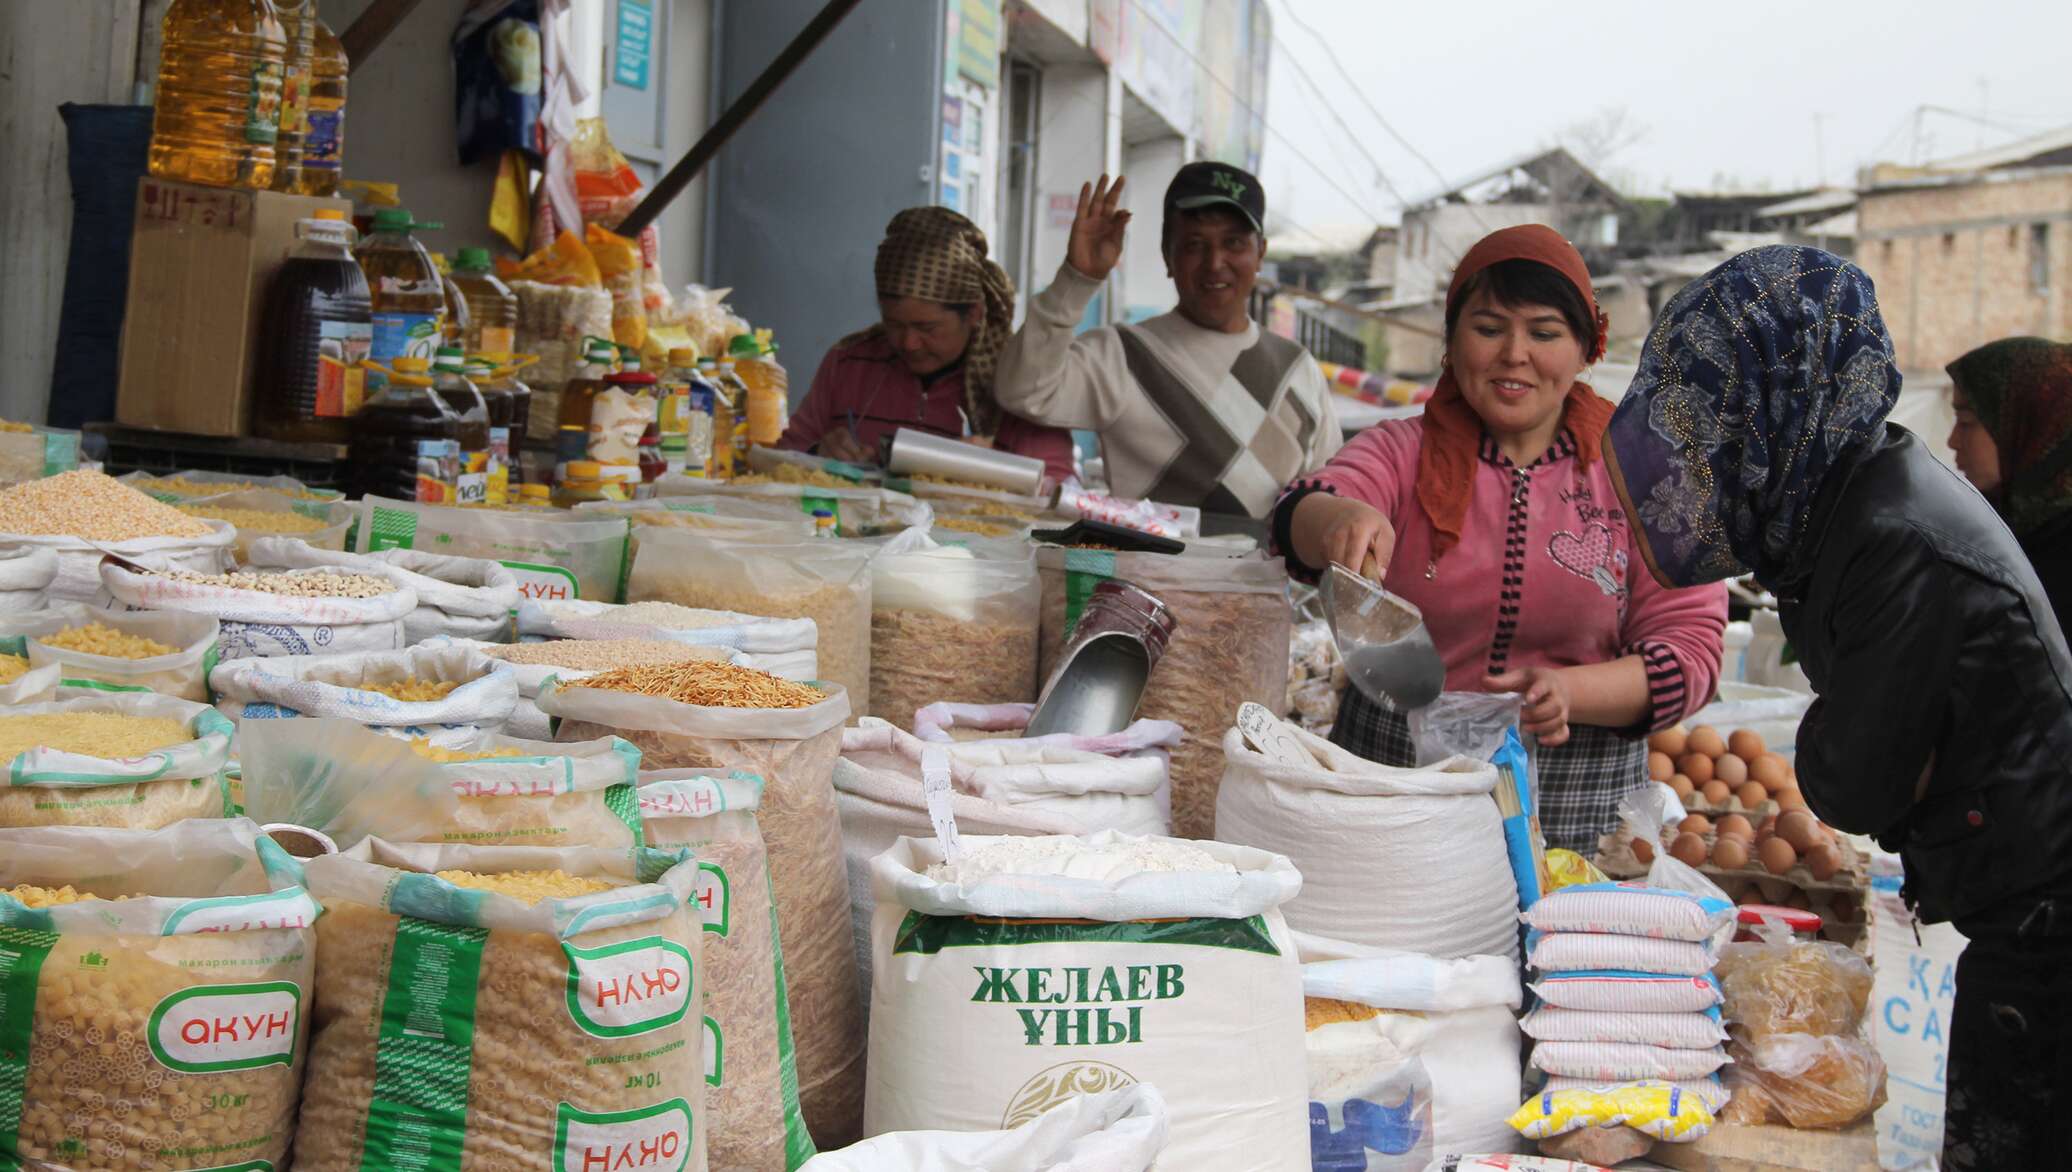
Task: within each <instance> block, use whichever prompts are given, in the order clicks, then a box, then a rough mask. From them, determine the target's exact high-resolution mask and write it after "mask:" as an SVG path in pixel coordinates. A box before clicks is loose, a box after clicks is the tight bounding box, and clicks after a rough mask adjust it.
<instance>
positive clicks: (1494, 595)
mask: <svg viewBox="0 0 2072 1172" xmlns="http://www.w3.org/2000/svg"><path fill="white" fill-rule="evenodd" d="M1422 435H1423V426H1422V425H1421V424H1420V423H1419V421H1418V420H1415V419H1399V420H1392V421H1390V422H1387V423H1382V424H1379V425H1377V426H1375V427H1371V428H1369V429H1368V430H1367V431H1365V432H1363V433H1362V434H1361V435H1360V436H1359V437H1358V438H1357V439H1354V440H1353V441H1352V442H1351V443H1349V444H1347V445H1346V446H1345V448H1344V449H1343V450H1341V451H1340V452H1339V453H1338V454H1337V455H1336V456H1335V457H1333V458H1332V460H1331V462H1330V463H1329V464H1327V465H1325V467H1324V468H1323V470H1322V471H1320V472H1318V473H1317V474H1316V475H1315V476H1309V477H1304V478H1302V479H1300V480H1297V481H1295V482H1294V483H1293V484H1291V485H1289V487H1288V491H1287V493H1286V494H1285V495H1284V496H1283V497H1282V498H1281V502H1280V504H1279V506H1278V507H1277V508H1276V509H1275V512H1274V538H1275V544H1276V545H1277V546H1279V547H1281V548H1280V551H1279V552H1282V553H1283V554H1284V555H1286V556H1288V557H1289V562H1290V565H1291V566H1294V565H1295V559H1294V558H1293V556H1292V555H1287V554H1286V546H1287V525H1288V518H1289V517H1290V516H1291V515H1292V514H1293V511H1294V507H1295V503H1296V502H1297V501H1298V500H1300V499H1301V498H1302V497H1303V496H1306V495H1308V494H1309V493H1311V492H1330V493H1335V494H1337V495H1339V496H1343V497H1347V498H1350V499H1353V500H1359V501H1365V502H1366V503H1368V504H1370V505H1373V506H1374V507H1375V508H1377V509H1379V510H1381V512H1382V514H1383V515H1384V516H1386V517H1388V519H1389V523H1390V524H1391V525H1393V526H1394V527H1395V530H1396V553H1395V557H1394V558H1393V559H1392V560H1391V561H1390V563H1389V567H1388V574H1387V576H1386V577H1387V585H1388V588H1389V589H1390V590H1391V591H1394V592H1395V593H1397V594H1400V595H1402V596H1403V597H1404V598H1407V599H1409V600H1410V601H1411V602H1412V603H1414V604H1416V605H1417V607H1418V608H1419V609H1420V610H1422V611H1424V615H1425V623H1426V626H1427V627H1429V628H1430V630H1431V633H1432V641H1433V642H1434V643H1435V644H1437V646H1438V648H1439V654H1440V656H1441V657H1442V658H1443V659H1444V660H1445V661H1446V688H1447V690H1448V691H1481V690H1482V677H1483V676H1484V675H1485V674H1488V673H1494V672H1502V671H1509V670H1511V669H1513V668H1521V667H1573V666H1577V665H1580V664H1587V663H1603V662H1606V661H1608V660H1612V659H1617V658H1619V657H1621V656H1625V655H1633V654H1638V655H1640V656H1641V657H1642V659H1643V660H1644V661H1645V662H1646V664H1647V670H1648V684H1649V690H1650V693H1651V696H1652V704H1653V712H1652V715H1651V717H1650V719H1649V722H1648V724H1649V727H1651V728H1666V727H1668V726H1670V725H1672V724H1675V723H1676V722H1678V721H1680V720H1682V719H1684V718H1685V717H1687V716H1689V715H1690V714H1691V713H1693V712H1696V711H1697V710H1698V709H1699V708H1702V707H1704V706H1705V704H1706V703H1707V702H1708V701H1709V700H1711V699H1712V695H1713V692H1714V690H1715V689H1717V688H1718V686H1719V677H1720V638H1721V635H1722V633H1723V632H1724V631H1725V629H1726V622H1727V588H1726V586H1725V585H1724V584H1713V585H1710V586H1699V587H1695V588H1692V589H1688V590H1670V589H1665V588H1664V587H1662V586H1661V585H1660V584H1659V583H1657V582H1656V581H1655V580H1654V577H1653V576H1652V575H1650V574H1649V573H1648V571H1647V566H1646V564H1645V563H1643V562H1642V560H1641V557H1640V553H1639V551H1638V550H1637V549H1636V548H1635V547H1634V544H1633V535H1632V531H1631V530H1630V529H1628V528H1627V525H1626V514H1625V510H1624V509H1623V508H1621V507H1620V505H1619V498H1618V496H1617V494H1616V493H1614V492H1613V491H1612V485H1611V479H1610V477H1609V476H1608V475H1606V473H1605V468H1604V462H1603V461H1602V460H1599V461H1596V462H1594V463H1592V464H1591V465H1590V466H1589V467H1588V468H1587V469H1586V468H1583V467H1582V466H1581V464H1580V462H1579V461H1578V460H1577V458H1576V447H1575V441H1574V439H1573V438H1572V437H1571V436H1570V435H1569V433H1568V432H1567V431H1566V430H1564V431H1562V433H1561V434H1560V436H1559V437H1558V438H1557V439H1556V440H1555V443H1554V446H1553V447H1551V448H1549V449H1548V450H1547V453H1546V454H1545V455H1543V456H1541V457H1540V458H1539V459H1538V460H1536V461H1534V462H1533V463H1532V464H1531V465H1530V466H1528V467H1526V468H1522V469H1521V468H1518V467H1516V466H1514V465H1513V464H1512V463H1511V461H1510V460H1509V459H1508V458H1506V457H1505V456H1504V455H1503V453H1502V452H1501V451H1499V450H1498V449H1497V446H1496V443H1495V441H1493V440H1490V439H1488V438H1487V437H1485V438H1484V439H1483V441H1482V452H1481V459H1480V460H1479V461H1477V463H1476V466H1475V477H1476V479H1475V492H1474V498H1473V500H1472V502H1471V503H1470V504H1469V506H1468V514H1467V517H1466V519H1465V520H1464V521H1463V522H1462V525H1461V538H1460V543H1459V544H1458V545H1456V546H1454V547H1453V548H1452V549H1451V550H1449V551H1447V553H1446V555H1445V556H1444V557H1441V558H1437V559H1434V557H1433V556H1432V537H1433V531H1432V525H1431V521H1430V519H1429V518H1427V517H1426V516H1425V512H1424V510H1423V509H1421V508H1419V507H1418V505H1417V501H1416V496H1415V485H1416V483H1417V457H1418V444H1419V440H1420V437H1421V436H1422ZM1297 568H1298V570H1299V571H1300V572H1302V573H1305V574H1311V575H1313V574H1314V573H1315V571H1316V569H1317V567H1313V566H1302V567H1297ZM1632 731H1638V730H1632Z"/></svg>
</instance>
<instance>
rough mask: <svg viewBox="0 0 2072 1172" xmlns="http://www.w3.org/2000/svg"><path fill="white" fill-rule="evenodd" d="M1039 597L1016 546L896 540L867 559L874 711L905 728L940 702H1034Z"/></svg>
mask: <svg viewBox="0 0 2072 1172" xmlns="http://www.w3.org/2000/svg"><path fill="white" fill-rule="evenodd" d="M1042 598H1043V587H1042V583H1041V581H1040V580H1039V579H1038V577H1037V575H1036V563H1035V559H1034V558H1033V556H1032V555H1031V552H1030V549H1029V547H1028V546H1027V545H1026V544H1023V543H1022V542H1019V541H1009V542H995V541H986V540H983V539H971V540H966V541H961V542H952V543H943V542H938V541H936V540H934V539H933V538H931V537H930V536H929V535H928V533H927V531H925V530H920V529H909V530H907V531H906V532H905V533H901V534H899V535H898V536H896V537H894V538H892V540H891V541H889V542H887V543H886V544H885V546H884V548H883V549H880V550H879V551H878V555H877V557H876V558H874V559H872V561H871V695H870V704H871V707H870V715H872V716H877V717H882V718H884V719H886V720H889V721H892V722H893V723H895V724H898V725H900V726H902V727H904V726H906V725H907V724H908V722H910V721H912V720H913V718H914V713H915V712H916V711H918V710H920V709H921V708H923V707H925V706H927V705H929V704H933V703H935V702H937V701H939V700H951V701H957V702H960V703H969V704H1013V703H1026V702H1030V701H1033V700H1035V699H1036V691H1037V687H1038V686H1039V685H1038V681H1037V678H1036V658H1037V657H1036V636H1037V627H1038V615H1039V612H1040V611H1041V609H1042V608H1041V606H1040V603H1041V602H1042Z"/></svg>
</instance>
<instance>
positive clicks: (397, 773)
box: [238, 720, 643, 850]
mask: <svg viewBox="0 0 2072 1172" xmlns="http://www.w3.org/2000/svg"><path fill="white" fill-rule="evenodd" d="M238 749H239V753H240V754H241V764H242V766H243V769H244V780H243V798H242V800H243V804H244V808H245V812H246V813H247V814H249V815H251V816H252V817H253V818H256V819H258V820H259V821H260V822H262V823H264V824H267V825H272V824H274V823H288V824H290V825H294V826H304V827H308V828H309V829H311V830H316V831H320V832H322V833H323V834H324V835H326V836H328V837H329V838H330V839H331V840H332V841H333V842H335V843H338V844H339V845H340V846H351V845H352V844H353V843H355V842H358V841H359V840H360V839H362V838H367V837H369V836H372V837H376V838H385V839H389V840H391V841H399V842H400V841H407V842H449V843H460V844H466V845H473V846H553V847H602V848H610V849H616V850H630V849H632V848H634V847H636V846H639V845H641V843H642V841H643V839H642V836H641V827H640V813H639V811H638V810H637V809H636V808H635V801H634V793H633V786H634V778H635V775H636V774H637V773H638V771H639V768H640V750H638V749H636V748H634V747H633V746H632V745H630V744H628V743H626V742H625V741H622V740H620V739H619V738H617V737H599V738H597V739H596V740H592V741H578V742H573V743H570V742H561V741H530V740H521V739H518V738H515V737H506V736H499V735H497V734H494V733H478V734H475V735H473V736H468V737H456V738H451V739H449V740H448V742H447V743H446V744H444V745H435V744H433V743H431V742H430V741H427V740H422V739H404V738H399V737H392V736H384V735H382V734H381V733H378V732H375V731H373V730H371V729H368V728H365V727H362V726H361V725H359V724H357V723H355V722H353V721H349V720H292V721H288V720H266V721H260V720H255V721H251V722H249V723H248V724H247V725H246V726H245V728H244V731H243V732H242V733H241V734H240V735H239V737H238Z"/></svg>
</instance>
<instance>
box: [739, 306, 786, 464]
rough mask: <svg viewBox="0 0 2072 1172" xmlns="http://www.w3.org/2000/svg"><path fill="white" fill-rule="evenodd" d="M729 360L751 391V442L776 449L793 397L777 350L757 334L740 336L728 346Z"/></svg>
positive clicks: (749, 394) (749, 420)
mask: <svg viewBox="0 0 2072 1172" xmlns="http://www.w3.org/2000/svg"><path fill="white" fill-rule="evenodd" d="M764 332H765V333H767V332H768V331H764ZM727 357H728V358H729V359H731V360H732V361H733V363H734V373H735V374H736V375H739V376H740V378H741V384H742V385H743V386H745V387H747V388H748V442H749V443H751V444H757V445H760V446H762V447H765V448H771V447H776V446H777V440H778V439H779V437H781V436H783V434H784V427H785V424H786V423H788V422H789V419H788V416H789V414H790V410H789V408H790V403H789V398H788V396H789V395H790V393H791V379H790V377H789V376H787V375H786V374H785V373H784V368H783V367H782V366H779V365H778V364H777V347H775V346H773V345H770V344H768V343H767V342H766V341H765V340H764V339H763V338H761V337H759V336H757V335H755V334H736V335H734V340H733V341H732V342H729V343H728V344H727Z"/></svg>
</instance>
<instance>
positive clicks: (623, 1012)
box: [295, 838, 706, 1172]
mask: <svg viewBox="0 0 2072 1172" xmlns="http://www.w3.org/2000/svg"><path fill="white" fill-rule="evenodd" d="M307 869H308V876H309V883H310V887H311V891H312V892H313V893H314V892H322V893H324V894H321V895H318V896H317V898H319V899H323V900H326V901H327V903H326V908H327V914H326V915H325V917H324V919H323V920H322V922H321V923H320V924H319V925H318V930H317V937H318V951H317V985H316V999H315V1006H314V1009H313V1011H312V1014H311V1031H310V1068H311V1071H312V1074H313V1077H312V1078H311V1079H310V1080H309V1084H308V1088H307V1093H306V1094H305V1095H304V1096H303V1102H302V1113H301V1117H300V1119H299V1120H298V1123H297V1126H296V1133H295V1166H296V1167H297V1168H299V1169H305V1170H308V1172H348V1170H356V1169H360V1168H372V1167H378V1168H397V1167H407V1166H416V1167H435V1168H445V1169H450V1170H453V1172H491V1170H492V1169H494V1170H495V1172H590V1170H591V1169H596V1168H671V1169H682V1170H685V1172H698V1170H701V1169H703V1168H704V1167H705V1131H706V1120H705V1071H704V1061H703V1057H702V1037H703V1023H702V1014H701V1013H700V1006H701V1004H702V996H703V994H704V986H703V983H702V981H701V977H702V975H703V974H702V971H701V969H700V966H699V949H700V944H701V941H700V936H701V932H700V926H699V916H698V914H697V912H696V910H695V908H694V906H693V903H692V896H693V892H694V890H695V888H696V885H697V881H698V864H697V860H696V859H695V857H693V855H692V854H691V852H690V851H688V850H682V851H654V850H638V851H623V850H605V849H599V848H561V849H555V848H545V847H516V846H456V845H451V844H429V843H427V844H402V843H390V842H387V841H385V840H383V839H380V838H366V839H362V840H361V841H360V842H359V843H357V844H355V845H354V846H353V847H352V848H351V849H350V850H347V851H345V852H344V853H341V854H335V855H324V856H322V857H320V858H316V859H312V860H310V861H309V863H308V864H307ZM419 1161H423V1162H419Z"/></svg>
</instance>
